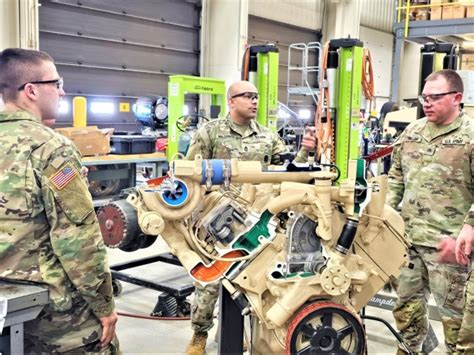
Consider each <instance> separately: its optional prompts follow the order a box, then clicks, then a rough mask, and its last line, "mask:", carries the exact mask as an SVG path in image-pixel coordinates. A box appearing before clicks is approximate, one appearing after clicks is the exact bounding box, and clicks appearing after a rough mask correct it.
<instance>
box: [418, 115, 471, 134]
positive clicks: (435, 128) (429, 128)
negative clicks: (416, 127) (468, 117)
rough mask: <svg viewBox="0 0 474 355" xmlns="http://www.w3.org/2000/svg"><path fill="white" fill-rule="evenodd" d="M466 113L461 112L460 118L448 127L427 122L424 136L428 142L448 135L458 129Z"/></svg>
mask: <svg viewBox="0 0 474 355" xmlns="http://www.w3.org/2000/svg"><path fill="white" fill-rule="evenodd" d="M463 116H464V113H463V112H461V113H460V114H459V116H458V117H457V118H456V119H455V120H454V121H453V122H451V123H450V124H448V125H436V124H434V123H433V122H429V121H426V125H425V128H424V129H423V133H422V134H423V136H424V137H425V138H426V139H427V140H428V141H432V140H433V139H435V138H438V137H440V136H443V135H445V134H448V133H450V132H452V131H455V130H456V129H458V128H459V127H460V126H461V124H462V121H463Z"/></svg>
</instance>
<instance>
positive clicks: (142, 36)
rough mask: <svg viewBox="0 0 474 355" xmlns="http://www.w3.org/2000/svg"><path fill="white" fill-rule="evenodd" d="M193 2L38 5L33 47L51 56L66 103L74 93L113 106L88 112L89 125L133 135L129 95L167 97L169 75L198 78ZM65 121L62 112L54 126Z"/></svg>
mask: <svg viewBox="0 0 474 355" xmlns="http://www.w3.org/2000/svg"><path fill="white" fill-rule="evenodd" d="M199 4H200V1H185V0H161V1H160V2H159V4H158V6H157V4H156V2H151V1H148V0H134V1H128V0H112V1H102V0H82V1H80V2H78V1H76V0H55V1H52V0H41V7H40V10H39V38H40V49H41V50H45V51H46V52H48V53H49V54H51V55H52V56H53V58H55V60H56V65H57V67H58V70H59V72H60V73H61V75H62V76H63V77H64V80H65V90H66V92H67V93H68V96H67V98H66V101H67V102H68V103H69V104H70V101H71V100H72V96H74V95H82V96H86V97H87V98H88V100H89V102H91V101H93V100H96V101H100V100H103V101H107V102H112V105H113V107H114V108H115V110H114V112H113V113H111V114H104V113H100V112H91V110H89V112H88V124H90V125H99V126H111V123H113V124H114V126H115V127H116V128H117V129H120V130H127V131H133V130H135V129H136V128H138V127H139V125H137V124H136V123H135V119H134V116H133V113H132V112H131V107H132V104H133V103H134V102H135V99H136V97H139V96H158V95H164V96H166V95H167V92H168V76H169V75H171V74H185V75H199V55H200V44H199V32H200V29H199V25H200V6H199ZM127 103H128V105H127ZM189 105H190V106H194V107H195V106H196V98H194V99H193V98H191V100H190V102H189ZM99 111H100V110H99ZM190 111H191V112H192V108H190ZM71 117H72V116H71V114H70V110H69V114H65V115H63V116H61V118H60V119H59V120H58V123H59V124H58V125H59V126H64V125H70V124H71Z"/></svg>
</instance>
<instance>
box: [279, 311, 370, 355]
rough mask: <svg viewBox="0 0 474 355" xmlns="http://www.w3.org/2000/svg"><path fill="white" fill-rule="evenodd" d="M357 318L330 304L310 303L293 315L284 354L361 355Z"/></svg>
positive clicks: (362, 343)
mask: <svg viewBox="0 0 474 355" xmlns="http://www.w3.org/2000/svg"><path fill="white" fill-rule="evenodd" d="M365 349H366V340H365V333H364V328H363V327H362V324H361V322H360V321H359V318H358V317H357V315H355V314H354V313H353V312H351V311H350V310H348V309H347V308H345V307H343V306H341V305H340V304H337V303H334V302H316V303H312V304H310V305H308V306H306V307H305V308H303V309H302V310H301V311H300V312H298V313H296V314H295V316H294V317H293V320H292V322H291V324H290V326H289V327H288V333H287V335H286V354H288V355H289V354H327V355H332V354H354V355H359V354H364V353H365Z"/></svg>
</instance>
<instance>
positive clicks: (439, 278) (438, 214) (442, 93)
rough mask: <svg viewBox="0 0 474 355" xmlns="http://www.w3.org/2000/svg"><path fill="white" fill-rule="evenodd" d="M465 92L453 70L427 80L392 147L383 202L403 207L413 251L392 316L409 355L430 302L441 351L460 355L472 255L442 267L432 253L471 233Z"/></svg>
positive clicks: (473, 165) (471, 148) (472, 136)
mask: <svg viewBox="0 0 474 355" xmlns="http://www.w3.org/2000/svg"><path fill="white" fill-rule="evenodd" d="M463 91H464V87H463V82H462V79H461V77H460V76H459V75H458V74H457V73H456V72H455V71H453V70H441V71H438V72H435V73H432V74H431V75H429V76H428V77H427V78H426V82H425V86H424V88H423V93H422V95H420V97H419V100H420V102H421V103H422V105H423V111H424V112H425V117H424V118H422V119H420V120H417V121H415V122H413V123H411V124H410V125H409V126H408V127H407V128H406V129H405V131H404V132H403V133H402V134H401V135H400V137H399V138H398V140H397V141H396V142H395V146H394V151H393V165H392V167H391V169H390V171H389V194H388V201H387V202H388V203H389V204H390V205H391V206H392V207H394V208H396V207H398V206H399V204H400V203H401V214H402V217H403V219H404V221H405V223H406V233H407V234H408V236H409V239H410V241H411V243H412V245H413V248H411V250H410V251H409V258H410V264H409V265H408V266H407V267H405V268H403V269H402V270H401V274H400V278H399V280H398V282H397V285H396V290H397V294H398V300H397V303H396V305H395V307H394V309H393V314H394V317H395V320H396V323H397V327H398V329H399V330H400V333H401V335H402V337H403V339H404V341H405V343H406V344H407V345H408V347H409V350H410V351H412V352H413V353H418V352H420V351H421V347H422V343H423V341H424V339H425V337H426V335H427V332H428V297H429V295H430V294H432V295H433V298H434V300H435V302H436V306H437V309H438V312H439V314H440V316H441V321H442V323H443V328H444V338H445V344H446V348H447V350H448V351H449V352H450V353H456V352H457V351H459V352H460V353H463V349H462V345H461V344H460V343H462V342H463V340H462V339H461V338H462V337H463V335H462V332H460V328H461V324H462V319H463V307H464V304H465V287H466V280H467V277H468V274H469V272H470V270H471V267H472V263H471V259H472V255H469V256H467V259H468V260H469V262H468V263H467V264H466V265H460V264H457V263H441V262H440V260H439V257H438V250H437V246H438V244H439V243H440V242H442V241H443V240H444V239H445V238H446V236H449V237H450V238H452V239H453V240H454V239H456V238H462V239H464V238H466V237H467V236H470V235H471V234H472V233H473V225H474V219H473V214H472V212H469V211H470V210H471V208H472V205H473V196H474V192H473V183H474V181H473V172H474V122H473V120H472V118H471V117H469V116H468V115H466V114H465V113H463V112H462V110H461V102H462V99H463ZM471 211H472V210H471ZM451 245H454V244H451ZM440 248H441V249H442V248H443V243H442V244H441V247H440ZM466 312H472V307H471V309H468V308H467V309H466ZM464 316H466V315H464ZM469 317H470V318H469V319H472V314H471V315H470V316H469ZM471 329H472V328H471ZM460 336H461V337H460ZM457 346H458V349H457V348H456V347H457ZM398 353H400V354H403V353H404V351H402V350H401V349H399V350H398Z"/></svg>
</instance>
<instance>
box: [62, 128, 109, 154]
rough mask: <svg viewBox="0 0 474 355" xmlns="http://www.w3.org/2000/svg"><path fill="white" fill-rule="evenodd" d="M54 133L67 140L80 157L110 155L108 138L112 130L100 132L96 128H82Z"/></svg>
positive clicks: (64, 129)
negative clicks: (78, 152)
mask: <svg viewBox="0 0 474 355" xmlns="http://www.w3.org/2000/svg"><path fill="white" fill-rule="evenodd" d="M56 132H58V133H60V134H62V135H63V136H66V137H67V138H69V139H70V140H71V141H72V142H73V143H74V144H75V145H76V147H77V149H78V150H79V151H80V152H81V154H82V156H90V155H105V154H108V153H110V136H111V135H112V133H113V129H112V128H106V129H103V130H100V129H98V128H97V126H88V127H83V128H75V127H66V128H57V129H56Z"/></svg>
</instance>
